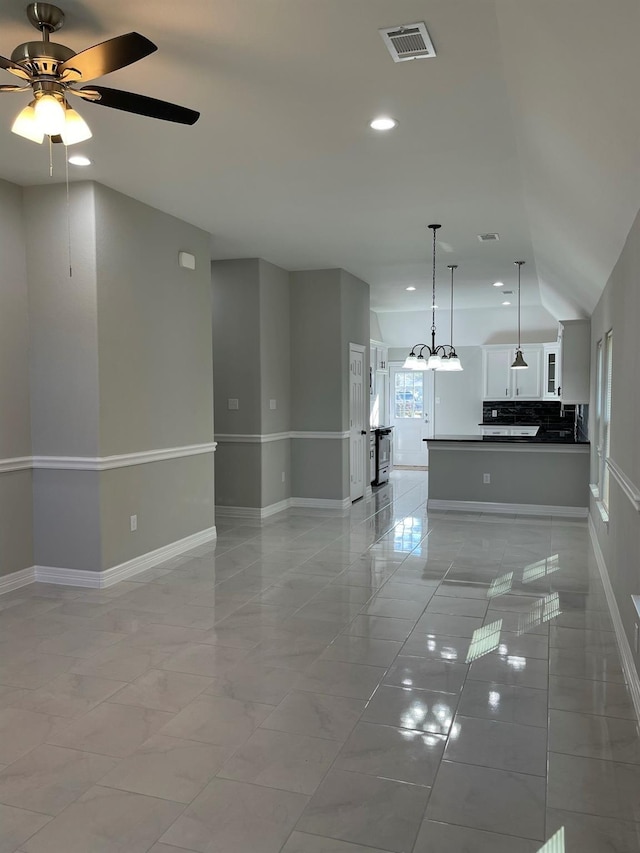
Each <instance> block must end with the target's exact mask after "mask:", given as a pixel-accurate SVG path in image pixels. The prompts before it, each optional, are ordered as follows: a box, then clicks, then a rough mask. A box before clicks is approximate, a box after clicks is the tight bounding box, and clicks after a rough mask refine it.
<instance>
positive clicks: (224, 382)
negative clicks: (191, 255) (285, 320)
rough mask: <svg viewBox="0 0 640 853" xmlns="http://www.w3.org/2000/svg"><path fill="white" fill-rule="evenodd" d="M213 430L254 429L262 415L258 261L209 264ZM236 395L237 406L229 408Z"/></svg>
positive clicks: (251, 431)
mask: <svg viewBox="0 0 640 853" xmlns="http://www.w3.org/2000/svg"><path fill="white" fill-rule="evenodd" d="M211 276H212V312H213V364H214V370H215V377H216V381H215V413H216V433H223V434H225V433H226V434H229V433H231V434H235V435H242V434H249V435H256V434H258V433H260V430H261V418H260V414H261V411H260V400H261V397H260V360H259V353H260V262H259V261H258V260H257V259H256V258H250V259H247V260H237V261H214V262H213V263H212V265H211ZM230 398H235V399H237V400H238V401H239V408H238V409H237V411H236V410H229V408H228V400H229V399H230Z"/></svg>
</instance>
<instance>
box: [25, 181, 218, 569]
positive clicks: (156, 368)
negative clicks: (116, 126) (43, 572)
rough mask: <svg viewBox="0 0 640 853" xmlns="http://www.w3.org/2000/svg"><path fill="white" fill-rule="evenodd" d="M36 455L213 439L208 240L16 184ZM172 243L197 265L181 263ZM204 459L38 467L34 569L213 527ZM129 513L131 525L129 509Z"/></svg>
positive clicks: (103, 560) (120, 202)
mask: <svg viewBox="0 0 640 853" xmlns="http://www.w3.org/2000/svg"><path fill="white" fill-rule="evenodd" d="M25 214H26V224H27V251H28V254H27V257H28V278H29V293H30V320H31V334H32V339H33V345H32V356H31V376H32V424H33V446H34V453H35V454H36V455H38V456H63V457H90V458H95V457H104V456H111V455H115V454H127V453H135V452H140V451H149V450H157V449H168V448H175V447H182V446H186V445H192V444H201V443H206V442H210V441H212V440H213V379H212V376H213V369H212V348H211V322H210V316H211V288H210V273H209V237H208V235H207V234H205V232H203V231H201V230H199V229H197V228H195V227H193V226H191V225H187V224H186V223H183V222H180V221H179V220H176V219H174V218H173V217H171V216H168V215H166V214H164V213H161V212H160V211H157V210H154V209H152V208H150V207H147V206H146V205H143V204H141V203H140V202H137V201H135V200H133V199H131V198H128V197H127V196H123V195H121V194H119V193H116V192H114V191H113V190H110V189H108V188H106V187H102V186H100V185H98V184H90V183H81V184H74V185H73V186H72V190H71V216H72V220H71V226H72V228H71V236H72V265H73V275H72V276H71V277H70V276H69V265H68V257H67V241H66V205H65V191H64V187H62V186H60V185H55V186H52V187H32V188H29V189H27V190H25ZM181 250H186V251H189V252H192V253H193V254H194V255H195V256H196V270H195V271H193V272H191V271H187V270H182V269H180V268H179V267H178V253H179V251H181ZM212 468H213V461H212V456H211V455H203V456H197V457H184V458H180V459H174V460H170V461H164V462H153V463H147V464H142V465H140V464H138V465H134V466H130V467H127V468H119V469H115V470H108V471H103V472H91V471H69V470H37V471H36V472H35V476H34V525H35V532H34V544H35V560H36V563H37V564H38V565H44V566H59V567H62V568H73V569H84V570H89V571H100V570H104V569H107V568H110V567H112V566H114V565H118V564H119V563H122V562H124V561H126V560H130V559H132V558H134V557H137V556H139V555H142V554H145V553H147V552H148V551H152V550H156V549H157V548H160V547H162V546H164V545H167V544H170V543H171V542H174V541H176V540H178V539H182V538H184V537H185V536H187V535H190V534H192V533H196V532H198V531H201V530H204V529H208V528H210V527H212V526H213V523H214V514H213V471H212ZM133 514H135V515H137V516H138V530H137V531H136V532H134V533H132V532H130V529H129V516H130V515H133Z"/></svg>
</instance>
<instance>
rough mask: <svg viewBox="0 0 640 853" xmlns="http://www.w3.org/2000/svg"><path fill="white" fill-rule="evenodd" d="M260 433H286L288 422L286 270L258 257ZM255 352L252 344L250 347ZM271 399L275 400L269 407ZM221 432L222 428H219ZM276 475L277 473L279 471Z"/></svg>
mask: <svg viewBox="0 0 640 853" xmlns="http://www.w3.org/2000/svg"><path fill="white" fill-rule="evenodd" d="M258 263H259V272H260V415H261V424H260V429H261V432H263V433H266V434H269V433H275V432H287V431H288V430H289V428H290V427H289V424H290V423H291V345H290V307H289V302H290V293H291V287H290V283H289V273H288V272H286V270H283V269H280V267H276V266H274V265H273V264H270V263H267V261H263V260H260V261H259V262H258ZM250 349H251V351H252V353H255V344H254V345H253V346H251V347H250ZM270 400H275V401H276V408H275V409H271V408H270V405H269V401H270ZM221 432H222V430H221ZM278 476H279V472H278Z"/></svg>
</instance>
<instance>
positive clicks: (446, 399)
mask: <svg viewBox="0 0 640 853" xmlns="http://www.w3.org/2000/svg"><path fill="white" fill-rule="evenodd" d="M457 352H458V355H459V357H460V361H461V362H462V366H463V368H464V370H463V371H462V372H457V373H446V372H442V371H436V372H435V375H434V395H435V398H436V402H435V411H434V433H435V434H436V435H474V434H476V433H479V432H480V427H479V426H478V424H479V423H481V422H482V350H481V348H480V347H460V348H459V349H458V350H457ZM438 399H439V400H440V402H438Z"/></svg>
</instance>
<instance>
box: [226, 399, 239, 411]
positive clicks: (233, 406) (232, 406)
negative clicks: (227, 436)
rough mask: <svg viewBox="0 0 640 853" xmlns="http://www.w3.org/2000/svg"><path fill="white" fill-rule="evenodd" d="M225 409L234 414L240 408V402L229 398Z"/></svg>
mask: <svg viewBox="0 0 640 853" xmlns="http://www.w3.org/2000/svg"><path fill="white" fill-rule="evenodd" d="M227 407H228V409H229V411H232V412H235V411H237V410H238V409H239V408H240V402H239V400H237V399H236V398H235V397H229V399H228V400H227Z"/></svg>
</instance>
